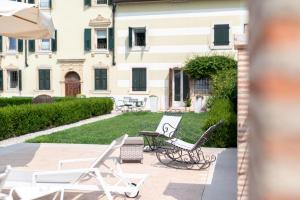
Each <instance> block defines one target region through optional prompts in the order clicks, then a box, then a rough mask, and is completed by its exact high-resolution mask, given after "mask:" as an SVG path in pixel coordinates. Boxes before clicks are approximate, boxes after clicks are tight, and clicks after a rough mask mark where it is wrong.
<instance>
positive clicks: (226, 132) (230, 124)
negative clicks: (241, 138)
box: [204, 98, 237, 148]
mask: <svg viewBox="0 0 300 200" xmlns="http://www.w3.org/2000/svg"><path fill="white" fill-rule="evenodd" d="M221 119H223V120H224V124H223V125H222V126H221V127H220V128H219V129H217V130H216V132H215V133H214V134H213V135H212V137H211V138H210V139H209V140H208V141H207V143H206V146H213V147H220V148H227V147H236V146H237V144H236V142H237V116H236V113H235V111H234V105H233V104H232V103H231V101H230V99H227V98H223V99H215V100H214V102H213V104H212V106H211V108H210V111H209V112H208V117H207V120H206V122H205V125H204V129H208V128H209V127H210V126H212V125H214V124H216V123H217V122H218V121H220V120H221Z"/></svg>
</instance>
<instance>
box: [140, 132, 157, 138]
mask: <svg viewBox="0 0 300 200" xmlns="http://www.w3.org/2000/svg"><path fill="white" fill-rule="evenodd" d="M139 135H142V136H149V137H157V136H159V135H160V134H159V133H158V132H155V131H140V132H139Z"/></svg>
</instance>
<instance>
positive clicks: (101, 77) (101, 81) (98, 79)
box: [95, 69, 107, 90]
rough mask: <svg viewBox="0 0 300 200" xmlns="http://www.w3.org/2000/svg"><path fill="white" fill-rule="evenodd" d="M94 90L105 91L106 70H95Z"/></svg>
mask: <svg viewBox="0 0 300 200" xmlns="http://www.w3.org/2000/svg"><path fill="white" fill-rule="evenodd" d="M95 90H107V69H95Z"/></svg>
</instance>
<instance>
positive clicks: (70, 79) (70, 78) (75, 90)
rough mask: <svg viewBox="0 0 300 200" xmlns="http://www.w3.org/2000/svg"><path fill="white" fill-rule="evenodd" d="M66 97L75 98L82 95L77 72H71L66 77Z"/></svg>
mask: <svg viewBox="0 0 300 200" xmlns="http://www.w3.org/2000/svg"><path fill="white" fill-rule="evenodd" d="M65 92H66V96H71V97H75V96H76V95H77V94H80V93H81V84H80V77H79V75H78V74H77V73H76V72H69V73H68V74H67V75H66V77H65Z"/></svg>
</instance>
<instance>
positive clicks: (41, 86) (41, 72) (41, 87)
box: [39, 69, 44, 90]
mask: <svg viewBox="0 0 300 200" xmlns="http://www.w3.org/2000/svg"><path fill="white" fill-rule="evenodd" d="M43 88H44V71H43V70H41V69H40V70H39V90H43Z"/></svg>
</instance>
